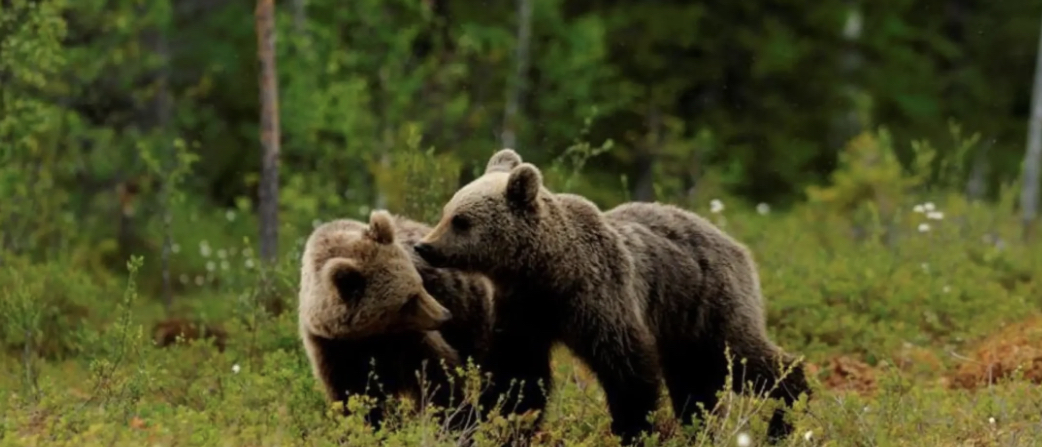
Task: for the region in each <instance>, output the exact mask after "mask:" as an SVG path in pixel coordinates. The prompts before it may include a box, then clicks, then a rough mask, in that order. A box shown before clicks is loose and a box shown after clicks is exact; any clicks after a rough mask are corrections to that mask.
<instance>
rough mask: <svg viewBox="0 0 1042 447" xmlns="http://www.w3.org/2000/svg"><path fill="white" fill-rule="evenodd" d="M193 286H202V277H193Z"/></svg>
mask: <svg viewBox="0 0 1042 447" xmlns="http://www.w3.org/2000/svg"><path fill="white" fill-rule="evenodd" d="M195 285H197V286H201V285H203V277H202V276H199V275H195Z"/></svg>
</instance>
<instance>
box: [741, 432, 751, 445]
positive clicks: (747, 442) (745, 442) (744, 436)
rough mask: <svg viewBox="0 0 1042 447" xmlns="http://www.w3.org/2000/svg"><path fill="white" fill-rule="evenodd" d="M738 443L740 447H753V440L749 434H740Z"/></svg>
mask: <svg viewBox="0 0 1042 447" xmlns="http://www.w3.org/2000/svg"><path fill="white" fill-rule="evenodd" d="M737 441H738V447H749V446H750V445H753V439H752V437H750V436H749V434H748V433H744V432H743V433H739V434H738V439H737Z"/></svg>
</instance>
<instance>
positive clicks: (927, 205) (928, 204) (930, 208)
mask: <svg viewBox="0 0 1042 447" xmlns="http://www.w3.org/2000/svg"><path fill="white" fill-rule="evenodd" d="M923 209H924V210H926V211H933V210H934V207H933V202H926V203H924V204H923Z"/></svg>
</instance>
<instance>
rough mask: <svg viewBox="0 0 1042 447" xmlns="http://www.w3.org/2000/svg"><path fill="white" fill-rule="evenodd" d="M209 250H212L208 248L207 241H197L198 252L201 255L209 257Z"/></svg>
mask: <svg viewBox="0 0 1042 447" xmlns="http://www.w3.org/2000/svg"><path fill="white" fill-rule="evenodd" d="M211 251H212V250H211V249H210V244H209V243H207V242H206V241H202V242H200V243H199V254H201V255H203V257H204V258H209V257H210V252H211Z"/></svg>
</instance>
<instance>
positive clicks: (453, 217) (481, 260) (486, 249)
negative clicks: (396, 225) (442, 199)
mask: <svg viewBox="0 0 1042 447" xmlns="http://www.w3.org/2000/svg"><path fill="white" fill-rule="evenodd" d="M542 189H543V188H542V174H540V172H539V170H538V169H536V167H535V166H532V165H531V164H528V163H523V162H522V161H521V157H520V156H518V155H517V153H516V152H514V151H513V150H510V149H503V150H500V151H499V152H497V153H496V154H495V155H493V156H492V158H491V159H490V160H489V162H488V165H487V166H486V168H485V174H484V175H482V176H481V177H479V178H477V179H475V180H474V181H473V182H471V183H469V184H468V185H466V186H464V187H463V188H461V189H460V190H459V191H457V192H456V194H455V195H454V196H453V197H452V199H451V200H449V202H448V203H447V204H446V205H445V207H444V208H443V209H442V215H441V221H440V222H438V225H437V226H435V227H434V229H433V230H431V232H430V233H428V234H427V236H425V237H424V238H423V240H421V241H420V243H419V244H417V245H416V252H417V253H418V254H419V255H420V256H421V257H422V258H423V259H424V260H425V261H427V262H428V263H430V264H431V265H432V266H435V267H443V268H455V269H460V270H464V271H471V272H478V273H484V274H489V275H495V274H497V273H500V272H510V271H511V269H513V268H517V266H519V265H520V264H521V263H520V262H519V261H521V260H523V259H524V258H525V257H527V256H530V254H531V252H532V250H534V249H536V248H537V246H536V243H537V241H539V240H540V238H539V237H538V235H539V223H540V206H539V197H540V194H541V193H542V194H545V192H543V191H542Z"/></svg>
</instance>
